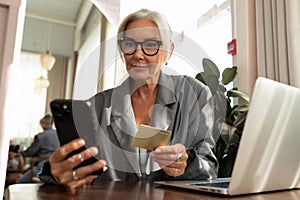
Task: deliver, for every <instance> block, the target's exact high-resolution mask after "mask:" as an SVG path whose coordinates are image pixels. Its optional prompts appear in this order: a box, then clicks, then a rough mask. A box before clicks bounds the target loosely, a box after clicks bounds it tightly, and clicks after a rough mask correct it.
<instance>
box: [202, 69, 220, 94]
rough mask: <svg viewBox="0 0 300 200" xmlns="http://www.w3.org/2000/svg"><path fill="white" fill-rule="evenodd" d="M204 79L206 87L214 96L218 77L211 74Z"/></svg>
mask: <svg viewBox="0 0 300 200" xmlns="http://www.w3.org/2000/svg"><path fill="white" fill-rule="evenodd" d="M204 79H205V82H206V85H207V86H208V87H209V89H210V91H211V93H212V95H215V93H216V91H217V90H218V87H219V81H218V77H216V76H215V75H213V74H211V75H208V76H206V77H204Z"/></svg>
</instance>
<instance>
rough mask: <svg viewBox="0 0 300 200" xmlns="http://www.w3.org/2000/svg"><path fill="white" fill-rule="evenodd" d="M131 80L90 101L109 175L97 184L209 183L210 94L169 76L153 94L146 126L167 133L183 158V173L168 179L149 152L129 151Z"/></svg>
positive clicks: (213, 163) (46, 172) (212, 168)
mask: <svg viewBox="0 0 300 200" xmlns="http://www.w3.org/2000/svg"><path fill="white" fill-rule="evenodd" d="M132 83H133V80H132V79H131V78H128V79H127V80H125V81H124V82H123V84H122V85H120V86H119V87H116V88H113V89H110V90H106V91H103V92H100V93H98V94H97V95H95V96H94V97H92V98H91V99H90V100H91V102H92V104H93V106H92V107H93V108H94V112H96V114H97V117H98V121H99V125H100V127H99V134H98V135H97V139H96V141H97V145H98V148H99V157H100V158H101V159H104V160H106V161H107V166H108V170H107V171H106V172H105V173H103V174H101V175H100V176H98V178H97V179H96V181H124V180H175V179H177V180H178V179H208V178H214V177H217V169H218V162H217V160H216V157H215V155H214V154H213V152H212V148H213V147H214V145H215V141H214V139H213V136H212V135H213V134H212V132H213V130H212V129H213V128H212V127H213V118H214V116H213V104H212V102H213V100H212V98H211V94H210V92H209V89H208V87H207V86H205V85H204V84H202V83H200V82H199V81H198V80H196V79H194V78H191V77H187V76H169V75H166V74H163V73H162V72H161V75H160V78H159V86H158V94H157V99H156V102H155V105H154V106H153V108H152V115H151V124H150V125H151V126H154V127H157V128H161V129H164V130H170V131H172V136H171V140H170V143H169V144H170V145H171V144H176V143H181V144H183V145H184V146H185V147H186V149H187V153H188V156H189V158H188V161H187V168H186V170H185V173H184V174H183V175H181V176H178V177H172V176H168V175H167V174H165V173H164V171H163V170H161V169H160V167H159V166H158V164H157V163H156V162H154V161H153V160H152V159H151V158H150V157H149V151H146V150H144V149H140V148H136V147H133V146H131V143H132V141H133V138H134V136H135V134H136V132H137V128H136V124H135V118H134V114H133V109H132V105H131V94H132V93H133V91H134V88H132V85H133V84H132ZM39 177H40V179H41V180H43V181H44V182H48V183H55V181H54V179H53V178H51V172H50V166H49V163H46V164H45V165H44V167H43V170H42V171H41V173H40V175H39Z"/></svg>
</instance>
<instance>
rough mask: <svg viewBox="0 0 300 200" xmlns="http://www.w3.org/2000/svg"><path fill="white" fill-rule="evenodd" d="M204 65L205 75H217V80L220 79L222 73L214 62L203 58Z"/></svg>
mask: <svg viewBox="0 0 300 200" xmlns="http://www.w3.org/2000/svg"><path fill="white" fill-rule="evenodd" d="M202 64H203V69H204V73H206V74H208V75H215V76H216V77H217V79H219V78H220V71H219V69H218V67H217V65H216V64H215V63H214V62H213V61H212V60H210V59H208V58H203V60H202Z"/></svg>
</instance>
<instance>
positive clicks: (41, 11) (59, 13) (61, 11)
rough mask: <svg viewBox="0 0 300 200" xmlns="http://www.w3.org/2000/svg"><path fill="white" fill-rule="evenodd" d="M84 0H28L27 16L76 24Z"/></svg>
mask: <svg viewBox="0 0 300 200" xmlns="http://www.w3.org/2000/svg"><path fill="white" fill-rule="evenodd" d="M83 1H84V0H27V7H26V16H29V17H32V18H38V19H44V20H46V21H47V20H49V21H58V22H61V23H65V24H70V25H71V24H75V23H76V20H77V17H78V14H79V11H80V8H81V6H82V4H83Z"/></svg>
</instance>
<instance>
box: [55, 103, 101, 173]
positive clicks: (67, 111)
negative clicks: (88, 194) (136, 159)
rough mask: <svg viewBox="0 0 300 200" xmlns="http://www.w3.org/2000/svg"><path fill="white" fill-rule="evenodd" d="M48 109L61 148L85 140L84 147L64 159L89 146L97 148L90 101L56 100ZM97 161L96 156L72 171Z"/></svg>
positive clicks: (96, 127)
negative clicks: (69, 143)
mask: <svg viewBox="0 0 300 200" xmlns="http://www.w3.org/2000/svg"><path fill="white" fill-rule="evenodd" d="M50 108H51V112H52V115H53V119H54V124H55V127H56V130H57V134H58V139H59V141H60V145H61V146H62V145H64V144H66V143H68V142H70V141H72V140H74V139H76V138H83V139H84V140H85V146H84V147H82V148H80V149H78V150H76V151H74V152H72V153H70V154H69V155H68V156H67V157H66V159H67V158H69V157H71V156H72V155H75V154H78V153H80V152H82V151H84V150H85V149H87V148H89V147H91V146H96V147H97V146H98V142H97V141H99V138H98V131H99V123H98V119H97V115H96V113H95V112H93V108H92V103H91V102H90V101H88V100H71V99H56V100H53V101H51V102H50ZM99 159H100V158H99V157H98V156H97V155H96V156H94V157H91V158H89V159H87V160H85V161H83V162H82V163H80V164H79V165H77V166H76V167H75V168H74V170H75V169H77V168H79V167H82V166H86V165H90V164H92V163H94V162H96V161H98V160H99ZM101 173H103V171H102V170H99V171H96V172H93V173H92V174H93V175H100V174H101Z"/></svg>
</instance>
